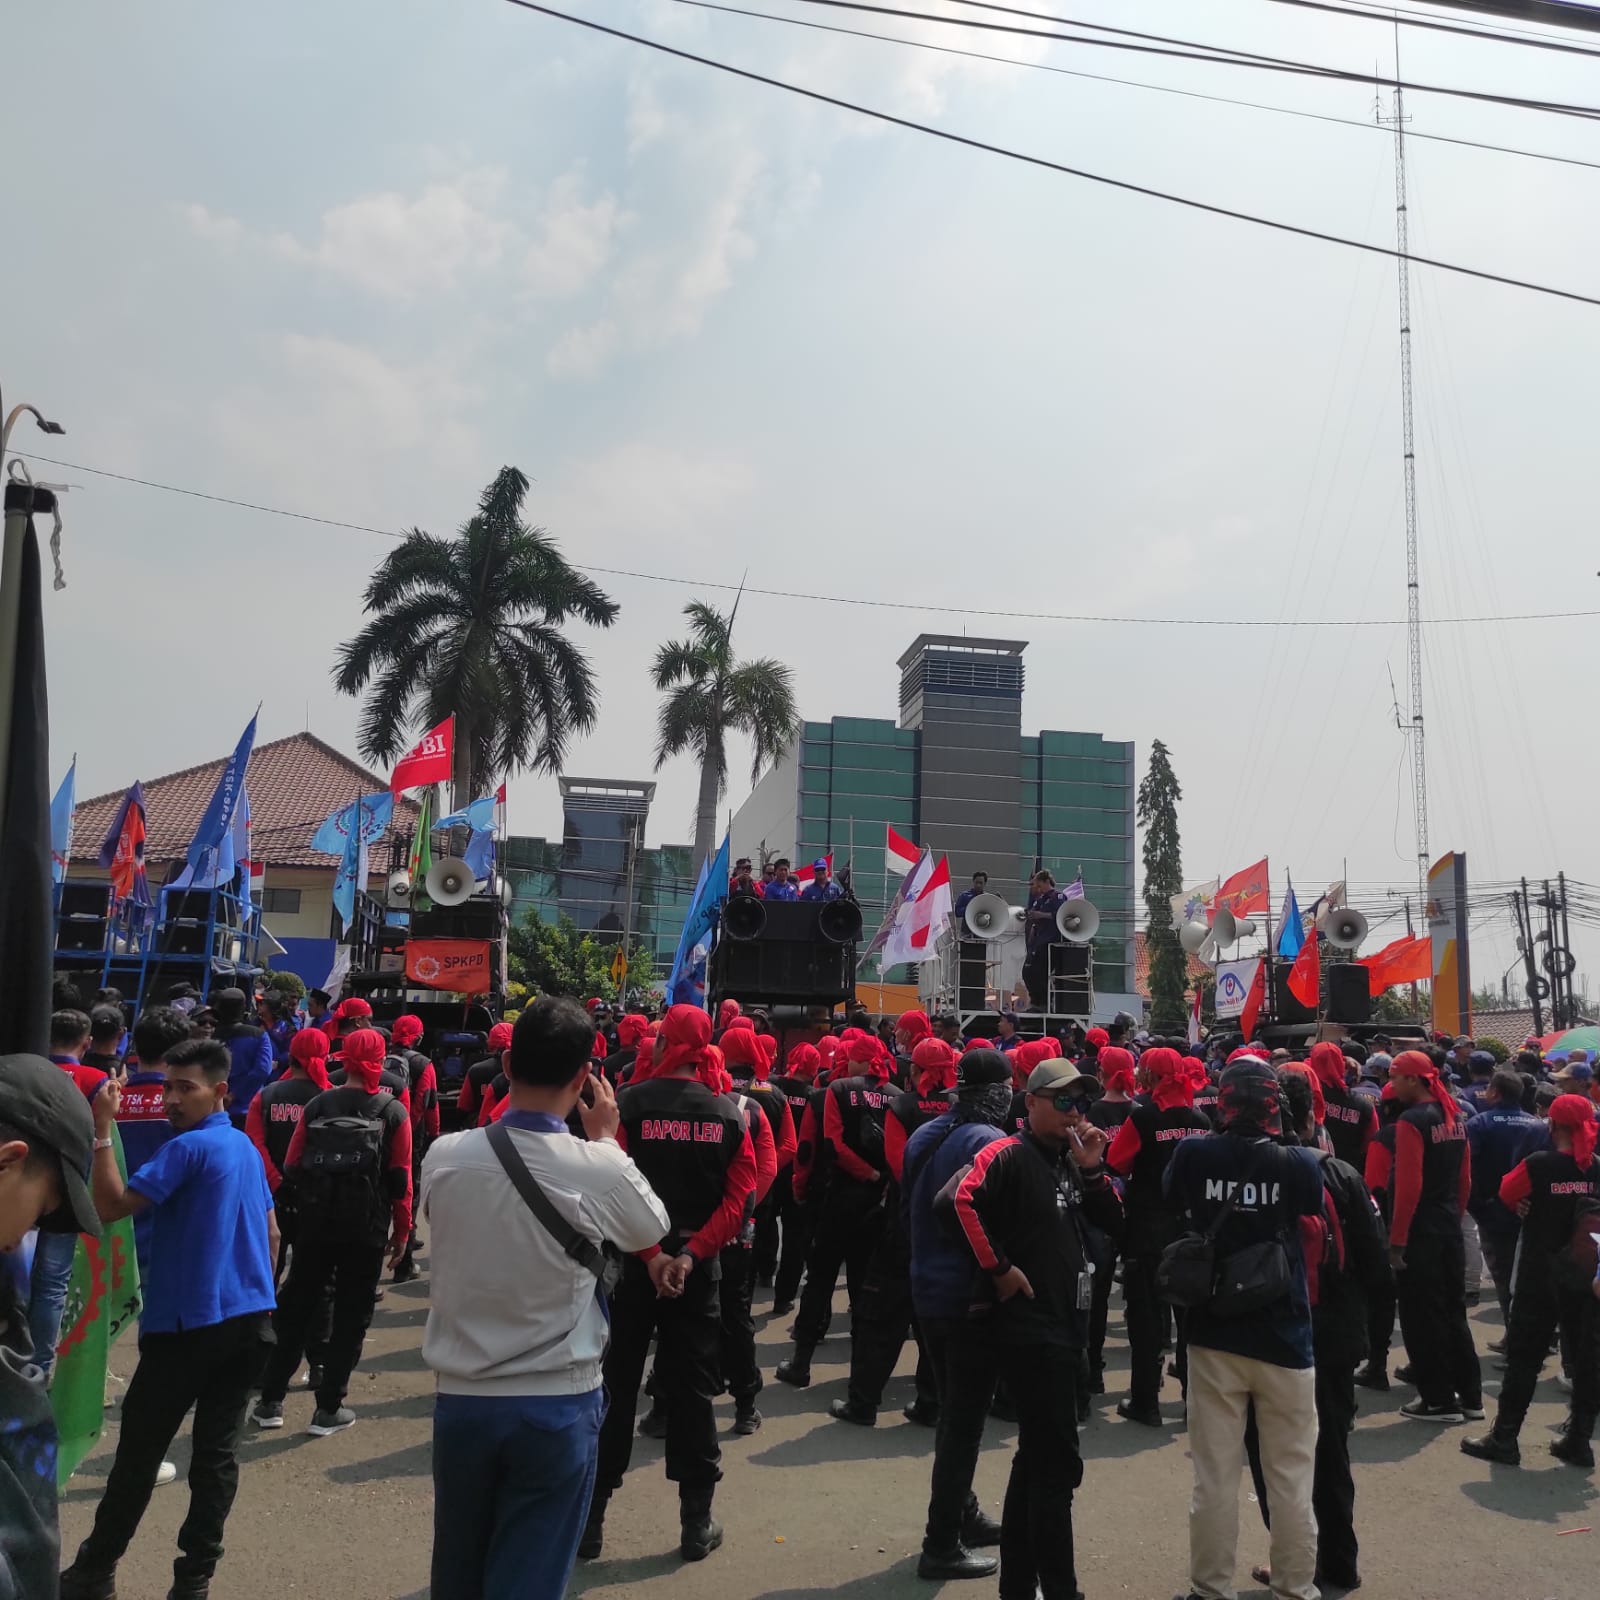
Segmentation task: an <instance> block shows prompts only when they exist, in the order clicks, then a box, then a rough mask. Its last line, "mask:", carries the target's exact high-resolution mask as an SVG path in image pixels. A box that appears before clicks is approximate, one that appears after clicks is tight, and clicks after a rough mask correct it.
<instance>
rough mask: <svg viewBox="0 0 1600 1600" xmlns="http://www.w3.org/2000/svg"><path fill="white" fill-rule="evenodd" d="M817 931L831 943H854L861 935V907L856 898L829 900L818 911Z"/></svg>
mask: <svg viewBox="0 0 1600 1600" xmlns="http://www.w3.org/2000/svg"><path fill="white" fill-rule="evenodd" d="M817 932H818V933H819V934H821V935H822V937H823V938H824V939H826V940H827V941H828V942H829V943H830V944H854V943H855V942H856V940H857V939H859V938H860V937H861V907H860V906H858V905H857V904H856V903H855V901H854V900H829V901H828V902H827V903H826V904H825V905H824V906H823V908H822V910H821V911H819V912H818V913H817Z"/></svg>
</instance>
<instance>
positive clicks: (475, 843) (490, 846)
mask: <svg viewBox="0 0 1600 1600" xmlns="http://www.w3.org/2000/svg"><path fill="white" fill-rule="evenodd" d="M461 859H462V860H463V861H464V862H466V864H467V871H469V872H470V873H471V874H472V876H473V878H474V880H475V881H477V882H479V883H481V882H483V880H484V879H486V878H487V877H488V876H489V874H490V873H491V872H493V871H494V834H493V833H491V832H490V831H489V829H487V828H475V829H473V833H472V837H471V839H469V840H468V841H467V848H466V850H465V851H464V852H463V853H462V856H461Z"/></svg>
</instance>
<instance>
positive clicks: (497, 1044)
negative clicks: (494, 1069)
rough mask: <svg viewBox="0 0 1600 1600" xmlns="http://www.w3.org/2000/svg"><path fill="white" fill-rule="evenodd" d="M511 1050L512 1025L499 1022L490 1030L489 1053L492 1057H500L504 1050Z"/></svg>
mask: <svg viewBox="0 0 1600 1600" xmlns="http://www.w3.org/2000/svg"><path fill="white" fill-rule="evenodd" d="M510 1048H511V1024H510V1023H509V1022H497V1023H495V1025H494V1026H493V1027H492V1028H491V1029H490V1030H489V1051H490V1053H491V1054H492V1055H499V1054H500V1052H501V1051H502V1050H509V1049H510Z"/></svg>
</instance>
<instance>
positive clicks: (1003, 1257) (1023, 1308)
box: [956, 1132, 1122, 1350]
mask: <svg viewBox="0 0 1600 1600" xmlns="http://www.w3.org/2000/svg"><path fill="white" fill-rule="evenodd" d="M956 1217H957V1219H958V1221H959V1222H960V1224H961V1230H962V1232H963V1233H964V1234H965V1235H966V1238H967V1243H968V1245H969V1246H970V1247H971V1250H972V1254H973V1256H974V1257H975V1258H976V1260H977V1263H978V1265H979V1266H980V1267H981V1268H982V1269H983V1270H984V1271H985V1272H987V1273H989V1274H990V1275H991V1276H996V1275H998V1274H999V1273H1002V1272H1004V1271H1005V1270H1006V1268H1007V1267H1013V1266H1014V1267H1019V1268H1021V1270H1022V1274H1023V1276H1024V1277H1026V1278H1027V1280H1028V1284H1029V1287H1030V1288H1031V1289H1032V1290H1033V1298H1032V1299H1029V1298H1028V1297H1027V1296H1026V1295H1023V1294H1015V1295H1013V1296H1012V1297H1011V1298H1010V1299H1009V1300H1006V1301H996V1302H995V1304H994V1305H993V1306H992V1308H990V1311H991V1314H992V1321H993V1326H994V1334H995V1337H996V1338H998V1339H1002V1340H1004V1341H1005V1342H1006V1343H1008V1344H1014V1345H1015V1344H1049V1345H1059V1346H1063V1347H1065V1348H1068V1349H1075V1350H1076V1349H1081V1348H1082V1347H1083V1345H1084V1343H1085V1339H1086V1334H1087V1331H1088V1325H1087V1317H1088V1312H1087V1310H1084V1311H1079V1310H1078V1279H1079V1275H1080V1274H1082V1273H1085V1272H1087V1271H1088V1270H1089V1262H1090V1251H1089V1246H1088V1242H1087V1241H1086V1240H1085V1238H1084V1225H1085V1224H1087V1225H1088V1226H1089V1227H1093V1228H1098V1229H1100V1231H1101V1232H1102V1233H1106V1234H1109V1235H1110V1236H1111V1237H1112V1238H1113V1239H1116V1238H1120V1237H1121V1234H1122V1202H1121V1201H1120V1200H1119V1199H1118V1198H1117V1191H1116V1190H1115V1188H1113V1187H1112V1184H1111V1180H1110V1178H1109V1177H1107V1176H1106V1171H1105V1168H1104V1167H1098V1168H1096V1169H1095V1170H1094V1171H1093V1172H1090V1173H1082V1174H1080V1173H1079V1171H1078V1169H1077V1167H1076V1166H1075V1165H1074V1164H1073V1162H1072V1159H1071V1157H1070V1156H1069V1155H1067V1153H1066V1151H1065V1150H1064V1149H1063V1150H1060V1151H1054V1150H1050V1149H1048V1148H1047V1147H1046V1146H1045V1145H1043V1144H1041V1143H1040V1142H1039V1140H1038V1139H1036V1138H1035V1137H1034V1135H1033V1134H1032V1133H1031V1132H1029V1133H1023V1134H1021V1135H1020V1136H1019V1137H1016V1138H1010V1139H997V1140H996V1141H995V1142H994V1143H993V1144H989V1145H985V1146H984V1147H983V1149H981V1150H980V1151H979V1152H978V1154H977V1157H976V1158H975V1159H974V1161H973V1163H972V1168H971V1170H970V1171H969V1172H968V1173H967V1175H966V1177H965V1178H963V1179H962V1180H961V1183H960V1186H959V1187H958V1188H957V1190H956Z"/></svg>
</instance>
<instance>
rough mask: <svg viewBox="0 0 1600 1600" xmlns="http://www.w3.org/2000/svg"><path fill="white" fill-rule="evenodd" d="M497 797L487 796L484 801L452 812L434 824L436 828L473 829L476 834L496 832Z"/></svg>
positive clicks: (475, 801) (475, 802) (477, 801)
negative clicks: (495, 812)
mask: <svg viewBox="0 0 1600 1600" xmlns="http://www.w3.org/2000/svg"><path fill="white" fill-rule="evenodd" d="M495 803H496V802H495V797H494V796H493V795H492V794H491V795H485V796H484V798H483V799H482V800H474V801H473V802H472V804H471V805H469V806H465V807H463V808H462V809H461V810H460V811H452V812H451V813H450V815H449V816H448V817H440V818H439V820H438V821H437V822H436V823H434V827H436V828H471V829H472V830H473V832H475V833H489V832H492V831H493V830H494V808H495Z"/></svg>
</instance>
